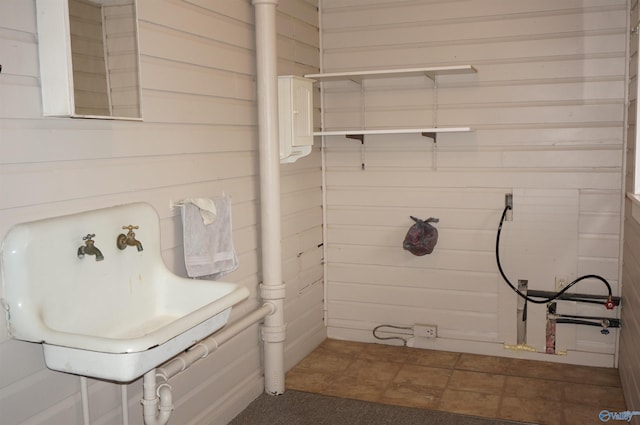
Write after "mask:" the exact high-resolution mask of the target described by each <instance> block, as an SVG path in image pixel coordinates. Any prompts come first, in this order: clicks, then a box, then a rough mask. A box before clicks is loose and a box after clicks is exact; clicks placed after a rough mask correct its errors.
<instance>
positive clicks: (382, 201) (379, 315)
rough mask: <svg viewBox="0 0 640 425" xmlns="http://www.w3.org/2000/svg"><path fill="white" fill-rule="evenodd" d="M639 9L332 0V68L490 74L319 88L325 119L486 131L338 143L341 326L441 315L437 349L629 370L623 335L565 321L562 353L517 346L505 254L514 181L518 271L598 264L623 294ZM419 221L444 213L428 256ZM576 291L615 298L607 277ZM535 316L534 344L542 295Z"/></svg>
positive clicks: (511, 239)
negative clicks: (417, 242)
mask: <svg viewBox="0 0 640 425" xmlns="http://www.w3.org/2000/svg"><path fill="white" fill-rule="evenodd" d="M627 13H628V12H627V1H626V0H540V1H517V2H514V1H511V0H473V1H468V0H448V1H440V0H424V1H409V0H375V1H371V0H322V2H321V18H322V45H323V49H322V54H323V56H322V59H323V69H322V72H327V73H330V72H345V71H356V70H382V69H390V68H391V69H392V68H418V67H425V66H448V65H473V66H475V67H476V68H477V70H478V72H477V74H465V75H446V76H441V77H439V78H438V80H437V85H438V89H437V93H436V92H435V90H434V88H433V83H432V82H431V81H430V80H429V79H427V78H426V77H422V76H420V77H410V78H405V79H399V78H386V79H378V80H367V81H366V82H365V83H364V87H365V95H364V99H365V100H364V108H362V106H361V103H360V102H361V100H360V94H361V91H360V87H359V86H358V85H356V84H355V83H353V82H350V81H344V82H334V81H327V82H325V83H323V84H324V123H325V130H332V129H344V128H346V127H349V126H351V127H352V128H356V129H357V128H359V127H360V126H361V125H362V124H363V121H364V124H365V125H366V126H367V128H380V129H385V128H393V127H396V128H397V127H405V128H421V127H430V126H431V125H432V124H433V123H434V121H435V122H436V123H437V125H438V126H441V127H445V126H452V127H467V126H468V127H472V128H473V129H474V131H473V132H471V133H458V134H449V133H447V134H440V135H439V136H438V139H437V144H434V143H433V142H432V140H431V139H428V138H424V137H421V136H420V135H385V136H367V137H366V139H365V142H364V145H361V143H360V142H359V141H356V140H350V139H346V138H344V137H340V136H331V137H326V140H325V143H326V149H325V154H326V196H327V211H326V214H327V220H326V226H327V241H326V244H327V262H328V268H327V281H328V289H327V291H328V334H329V336H330V337H335V338H344V339H353V340H360V341H375V339H374V338H373V336H372V329H373V328H374V327H375V326H376V325H380V324H394V325H404V326H410V325H412V324H414V323H427V324H435V325H437V326H438V333H439V338H438V339H436V340H434V341H432V342H421V343H420V344H418V345H419V346H421V347H425V348H436V349H445V350H456V351H463V352H478V353H486V354H495V355H501V356H510V357H526V358H533V359H540V360H548V361H555V362H565V363H578V364H588V365H597V366H606V367H613V366H614V365H615V361H616V360H615V356H616V351H617V339H618V332H617V331H616V330H613V331H612V332H611V334H610V335H608V336H605V335H602V334H601V333H600V332H599V330H598V329H597V328H584V327H581V328H578V327H576V326H574V325H558V346H557V349H558V350H566V351H567V355H566V356H553V355H546V354H542V353H529V352H522V351H512V350H505V349H504V348H503V345H504V343H515V340H516V335H515V331H516V328H515V324H516V323H515V321H516V296H515V294H513V293H512V292H511V291H510V290H509V289H508V288H506V285H505V284H504V283H503V282H502V280H501V278H500V277H499V274H498V269H497V266H496V260H495V254H494V251H495V238H496V231H497V227H498V224H499V220H500V216H501V213H502V210H503V208H504V204H505V200H504V197H505V193H513V194H514V212H513V217H514V221H513V222H508V223H506V224H505V226H504V231H503V241H502V252H503V258H502V261H503V263H504V268H505V270H506V272H507V274H508V276H509V277H510V278H511V280H513V281H517V280H518V279H528V280H529V287H530V288H531V289H543V290H553V289H554V288H555V277H556V276H559V275H564V276H568V277H570V278H575V277H577V276H580V275H584V274H600V275H602V276H604V277H605V278H606V279H608V280H609V282H611V284H612V286H613V291H614V295H619V281H620V278H619V269H620V240H621V235H620V229H621V214H622V213H621V205H622V195H623V192H622V186H623V182H622V169H623V143H624V129H625V128H624V124H625V90H626V85H625V81H626V80H625V76H626V43H627V35H626V34H627ZM434 98H435V100H437V105H438V106H437V108H436V107H434ZM363 109H364V113H363V112H362V110H363ZM361 163H364V164H365V168H364V170H363V169H361ZM409 215H413V216H418V217H421V218H425V219H426V218H428V217H431V216H433V217H438V218H439V219H440V222H439V223H438V224H436V227H437V228H438V230H439V242H438V245H437V246H436V248H435V251H434V252H433V253H432V254H431V255H427V256H424V257H415V256H413V255H411V254H410V253H408V252H406V251H403V250H402V241H403V238H404V236H405V233H406V231H407V229H408V228H409V227H410V225H411V224H413V221H411V220H410V219H409ZM532 217H533V218H532ZM556 230H562V231H556ZM550 245H553V246H552V247H551V246H550ZM545 246H548V247H549V249H547V250H545V249H544V248H545ZM536 253H537V254H536ZM575 292H587V293H598V294H606V291H605V288H604V286H602V285H601V284H600V283H598V282H596V281H592V282H588V283H586V284H579V285H578V286H577V287H575ZM561 304H562V307H561V310H564V311H571V312H573V313H577V314H583V315H606V314H609V313H607V312H606V310H605V309H604V307H600V306H584V305H580V306H576V305H573V303H567V302H563V303H561ZM529 318H530V320H529V323H528V324H529V330H528V332H529V339H528V343H529V345H531V346H534V347H535V348H536V349H537V350H542V349H544V341H545V336H544V333H543V332H544V320H545V315H544V307H540V306H535V305H530V307H529ZM636 364H637V363H636Z"/></svg>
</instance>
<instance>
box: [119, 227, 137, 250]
mask: <svg viewBox="0 0 640 425" xmlns="http://www.w3.org/2000/svg"><path fill="white" fill-rule="evenodd" d="M122 228H123V229H128V230H129V232H128V233H127V234H126V235H125V234H124V233H120V234H119V235H118V239H117V241H116V245H117V246H118V249H125V248H126V247H128V246H135V247H136V248H137V249H138V252H140V251H142V242H140V241H139V240H137V239H136V234H135V233H134V232H133V229H138V226H132V225H128V226H122Z"/></svg>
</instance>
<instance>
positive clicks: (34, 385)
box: [0, 0, 326, 425]
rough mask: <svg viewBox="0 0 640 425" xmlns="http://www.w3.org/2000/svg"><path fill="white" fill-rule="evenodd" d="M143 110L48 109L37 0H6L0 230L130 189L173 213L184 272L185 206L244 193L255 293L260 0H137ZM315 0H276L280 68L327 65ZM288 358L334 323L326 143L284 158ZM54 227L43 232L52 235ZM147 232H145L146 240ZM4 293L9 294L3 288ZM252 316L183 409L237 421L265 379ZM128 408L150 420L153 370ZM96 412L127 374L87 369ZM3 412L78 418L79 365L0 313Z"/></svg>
mask: <svg viewBox="0 0 640 425" xmlns="http://www.w3.org/2000/svg"><path fill="white" fill-rule="evenodd" d="M137 7H138V16H139V31H140V32H139V37H140V54H141V84H142V109H143V118H144V121H143V122H125V121H103V120H81V119H61V118H47V119H43V117H42V113H41V106H40V87H39V71H38V53H37V52H38V50H37V41H38V37H37V34H36V9H35V1H33V0H3V1H2V2H1V4H0V58H1V59H0V61H1V63H2V68H3V69H2V73H1V74H0V98H1V99H2V102H0V238H1V237H4V235H5V234H6V232H7V231H8V229H9V228H10V227H11V226H12V225H14V224H16V223H18V222H23V221H29V220H35V219H40V218H44V217H50V216H55V215H61V214H66V213H72V212H77V211H83V210H88V209H93V208H99V207H104V206H110V205H115V204H120V203H127V202H133V201H146V202H148V203H150V204H152V205H153V206H154V207H155V208H156V210H157V211H158V213H159V215H160V217H161V232H162V251H163V256H164V258H165V261H166V262H167V264H168V266H169V267H170V268H171V269H172V270H173V271H174V272H176V273H178V274H180V275H184V274H185V270H184V261H183V258H182V253H183V251H182V230H181V221H180V216H179V211H178V210H172V209H171V208H170V203H171V202H172V201H177V200H180V199H183V198H187V197H215V196H217V195H220V194H222V193H223V192H224V193H226V194H228V195H230V196H231V197H232V199H233V227H234V242H235V246H236V250H237V251H238V256H239V260H240V267H239V269H238V270H237V271H235V272H234V273H232V274H230V275H228V276H227V277H225V279H228V280H232V281H235V282H239V283H241V284H244V285H247V287H249V288H250V290H251V292H252V296H251V297H250V300H249V301H247V302H244V303H243V304H240V305H239V306H238V307H237V308H236V309H235V311H234V314H233V317H232V320H233V319H234V318H237V317H239V316H240V315H242V314H244V313H247V312H249V311H250V310H252V309H253V308H255V307H256V306H257V303H258V301H257V295H256V293H257V291H258V285H259V282H260V266H259V261H260V252H259V248H258V247H259V191H258V159H257V156H258V155H257V120H256V102H255V64H254V62H255V49H254V44H255V43H254V24H253V19H254V17H253V7H252V6H251V2H250V1H248V0H224V1H219V0H138V5H137ZM317 8H318V5H317V1H316V0H280V2H279V6H278V15H277V20H278V21H277V27H278V49H279V60H278V68H279V70H278V71H279V73H281V74H296V75H303V74H305V73H311V72H317V71H318V69H319V54H318V51H319V50H318V49H319V35H318V10H317ZM281 174H282V214H283V217H282V220H283V224H284V225H283V253H284V258H283V266H284V280H285V283H286V284H287V285H288V288H287V299H286V302H285V308H286V311H285V316H286V320H287V321H288V323H289V326H288V329H287V342H286V347H285V350H286V365H285V366H286V368H290V367H291V366H293V365H294V364H295V363H297V362H298V361H299V360H300V359H301V358H302V357H304V356H305V355H306V354H307V353H309V352H310V351H311V350H312V349H313V348H315V347H316V346H317V345H318V344H319V342H320V341H322V340H323V339H324V338H325V337H326V328H325V327H324V324H323V289H322V280H323V266H322V246H321V245H322V194H321V158H320V153H319V148H316V149H315V150H314V152H313V153H312V154H311V155H310V156H309V157H306V158H303V159H301V160H299V161H298V162H297V163H295V164H289V165H283V166H282V167H281ZM43 237H46V235H43ZM142 242H143V243H144V241H142ZM0 297H1V294H0ZM258 339H259V337H258V327H257V326H253V327H251V328H250V329H248V330H247V331H245V332H244V333H243V334H241V335H239V336H238V337H236V338H234V339H233V340H231V341H230V342H229V343H227V344H225V345H224V346H222V347H221V348H220V349H219V350H218V352H216V353H215V354H213V355H211V356H210V357H209V358H207V359H205V360H203V361H201V362H199V363H198V364H196V365H194V366H193V367H192V368H190V369H189V370H188V371H185V372H184V373H182V374H180V375H179V376H177V377H175V378H174V379H172V387H173V391H174V403H175V407H176V410H175V411H174V413H173V416H172V419H171V423H176V424H193V425H195V424H225V423H227V422H228V421H229V420H230V419H231V418H232V417H234V416H235V415H236V414H237V413H238V412H240V411H241V410H242V409H243V408H244V407H245V406H246V405H247V404H248V403H249V402H250V401H251V400H253V399H254V398H255V397H256V396H257V395H259V394H260V393H261V392H262V391H263V389H262V386H263V378H262V371H261V344H260V343H259V341H258ZM128 390H129V403H128V410H129V418H130V422H129V423H131V424H132V425H140V424H142V415H141V412H142V411H141V406H140V403H139V400H140V398H141V392H142V383H141V381H136V382H133V383H131V384H130V385H129V386H128ZM89 402H90V409H91V422H92V423H95V424H103V425H116V424H121V423H122V420H121V411H120V409H121V407H120V387H119V386H118V385H115V384H111V383H106V382H101V381H95V380H90V385H89ZM0 417H1V418H2V419H0V422H2V424H3V425H14V424H34V425H35V424H65V425H72V424H81V423H82V408H81V403H80V390H79V378H78V377H75V376H71V375H66V374H62V373H58V372H53V371H50V370H48V369H47V368H46V367H45V365H44V362H43V356H42V348H41V347H40V346H39V345H37V344H31V343H26V342H21V341H17V340H13V339H10V338H9V336H8V335H7V331H6V323H5V317H4V315H2V317H1V318H0Z"/></svg>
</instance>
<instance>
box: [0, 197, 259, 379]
mask: <svg viewBox="0 0 640 425" xmlns="http://www.w3.org/2000/svg"><path fill="white" fill-rule="evenodd" d="M129 225H132V226H138V228H137V229H135V230H134V232H135V238H136V239H137V240H138V241H140V243H141V247H142V248H143V250H142V251H138V249H137V247H136V246H127V247H126V248H125V249H120V248H118V246H117V243H116V241H117V239H118V236H119V235H120V234H127V233H128V230H127V229H125V230H123V226H129ZM89 234H95V236H94V237H93V238H92V240H93V242H94V244H95V247H96V248H98V250H99V251H100V252H101V253H102V256H103V257H104V259H100V256H99V255H90V254H89V253H86V254H85V255H84V257H83V258H80V257H81V255H79V252H78V250H79V248H80V247H82V246H86V245H85V243H86V242H85V241H84V240H83V238H85V237H86V236H87V235H89ZM88 251H89V252H91V250H88ZM98 259H100V260H99V261H98ZM2 285H3V300H2V305H3V307H4V309H5V310H6V315H7V324H8V327H9V334H10V335H11V336H12V337H14V338H16V339H19V340H24V341H31V342H36V343H42V344H43V348H44V357H45V362H46V364H47V366H48V367H49V368H51V369H54V370H58V371H62V372H68V373H74V374H78V375H83V376H88V377H94V378H100V379H106V380H112V381H117V382H129V381H132V380H134V379H136V378H138V377H140V376H142V375H143V374H144V373H146V372H148V371H149V370H151V369H153V368H154V367H156V366H158V365H159V364H161V363H163V362H164V361H166V360H168V359H170V358H171V357H173V356H175V355H176V354H178V353H180V352H182V351H184V350H185V349H187V348H188V347H190V346H192V345H193V344H195V343H196V342H197V341H199V340H201V339H203V338H206V337H207V336H209V335H210V334H212V333H213V332H215V331H216V330H218V329H220V328H222V327H223V326H224V325H225V323H226V322H227V320H228V318H229V315H230V313H231V307H232V306H233V305H235V304H237V303H239V302H240V301H242V300H244V299H246V298H247V297H248V296H249V291H248V290H247V288H245V287H242V286H239V285H236V284H234V283H228V282H219V281H207V280H194V279H187V278H182V277H179V276H176V275H174V274H173V273H171V272H170V271H169V270H168V269H167V267H166V266H165V264H164V262H163V260H162V257H161V254H160V225H159V220H158V216H157V214H156V212H155V210H154V209H153V207H151V206H150V205H148V204H146V203H135V204H127V205H119V206H114V207H110V208H104V209H98V210H92V211H87V212H82V213H77V214H72V215H66V216H61V217H54V218H49V219H44V220H38V221H33V222H29V223H22V224H18V225H16V226H14V227H13V228H12V229H11V230H10V231H9V233H8V234H7V236H6V237H5V239H4V241H3V243H2Z"/></svg>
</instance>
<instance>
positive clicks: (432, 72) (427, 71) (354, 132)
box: [305, 65, 478, 143]
mask: <svg viewBox="0 0 640 425" xmlns="http://www.w3.org/2000/svg"><path fill="white" fill-rule="evenodd" d="M477 72H478V71H477V69H476V68H475V67H473V66H472V65H454V66H432V67H424V68H398V69H380V70H370V71H348V72H330V73H321V74H307V75H305V78H311V79H314V80H316V81H318V82H324V81H339V80H341V81H345V80H347V81H353V82H355V83H357V84H359V85H360V86H361V109H362V118H361V120H362V122H363V123H364V122H365V102H364V98H365V90H364V85H363V82H364V81H365V80H367V79H374V78H402V77H415V76H421V75H424V76H426V77H428V78H430V79H431V80H433V88H434V105H433V108H434V120H433V121H434V122H433V126H432V127H429V128H397V129H379V130H376V129H368V128H367V126H366V125H362V128H361V129H349V130H326V129H324V128H323V130H322V131H317V132H314V133H313V134H314V136H346V137H348V138H352V139H359V140H361V141H364V136H366V135H372V134H422V135H423V136H425V137H429V138H431V139H433V142H434V143H435V142H436V137H437V134H439V133H462V132H469V131H471V128H469V127H438V125H437V108H438V105H437V89H438V85H437V77H438V76H439V75H452V74H475V73H477Z"/></svg>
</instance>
